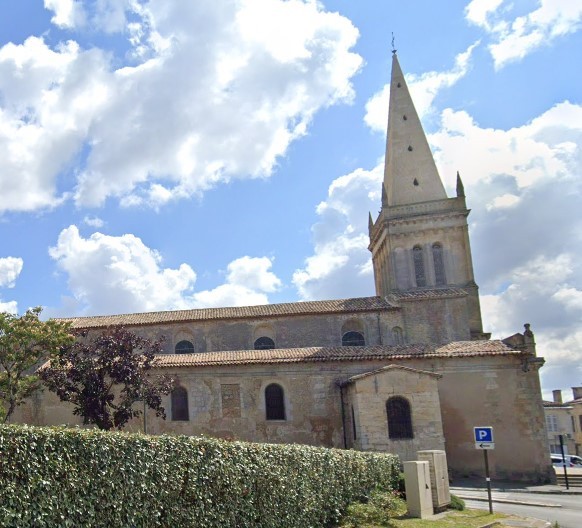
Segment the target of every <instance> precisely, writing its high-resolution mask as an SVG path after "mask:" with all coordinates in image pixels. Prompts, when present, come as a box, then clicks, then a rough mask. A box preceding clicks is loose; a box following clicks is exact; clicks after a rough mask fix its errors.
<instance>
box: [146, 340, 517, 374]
mask: <svg viewBox="0 0 582 528" xmlns="http://www.w3.org/2000/svg"><path fill="white" fill-rule="evenodd" d="M525 354H526V353H524V352H523V351H520V350H515V349H513V348H511V347H508V346H507V345H505V344H504V343H503V342H501V341H458V342H455V343H449V344H448V345H444V346H440V347H435V346H433V345H425V344H418V345H399V346H385V345H377V346H364V347H341V346H338V347H308V348H279V349H272V350H231V351H221V352H201V353H196V354H162V355H159V356H157V357H156V360H155V366H156V367H158V368H170V367H211V366H221V365H249V364H276V363H319V362H334V361H341V362H343V361H371V360H389V361H393V360H406V359H422V358H449V357H478V356H518V357H519V356H522V355H525Z"/></svg>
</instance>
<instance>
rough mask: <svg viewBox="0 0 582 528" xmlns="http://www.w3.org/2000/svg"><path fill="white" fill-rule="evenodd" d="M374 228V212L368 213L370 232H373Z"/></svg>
mask: <svg viewBox="0 0 582 528" xmlns="http://www.w3.org/2000/svg"><path fill="white" fill-rule="evenodd" d="M372 229H374V220H373V219H372V213H368V232H369V233H371V232H372Z"/></svg>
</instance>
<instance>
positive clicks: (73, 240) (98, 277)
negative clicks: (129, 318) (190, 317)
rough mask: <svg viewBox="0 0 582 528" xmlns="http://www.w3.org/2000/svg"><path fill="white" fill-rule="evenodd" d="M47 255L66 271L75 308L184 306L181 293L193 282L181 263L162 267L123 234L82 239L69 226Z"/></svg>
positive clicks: (191, 273) (116, 309) (97, 311)
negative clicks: (173, 267)
mask: <svg viewBox="0 0 582 528" xmlns="http://www.w3.org/2000/svg"><path fill="white" fill-rule="evenodd" d="M49 254H50V256H51V257H52V258H53V259H54V260H55V261H56V262H57V265H58V267H59V269H60V270H62V271H63V272H65V273H66V274H67V276H68V285H69V289H70V290H71V292H72V294H73V296H74V297H75V299H76V300H77V302H78V303H79V305H80V306H81V309H82V310H84V311H85V312H86V313H91V314H104V313H119V312H142V311H152V310H164V309H178V308H184V306H185V302H184V294H185V293H188V292H189V291H190V290H191V289H192V287H193V285H194V282H195V280H196V274H195V273H194V271H193V270H192V268H191V267H190V266H188V265H187V264H182V265H181V266H180V267H179V268H178V269H170V268H162V267H161V264H162V258H161V256H160V255H159V254H158V253H157V252H156V251H155V250H152V249H150V248H148V247H147V246H145V245H144V243H143V242H142V241H141V240H140V239H139V238H137V237H136V236H134V235H129V234H128V235H122V236H119V237H114V236H108V235H104V234H101V233H94V234H93V235H91V236H90V237H89V238H83V237H82V236H81V235H80V234H79V230H78V229H77V227H76V226H74V225H72V226H70V227H68V228H66V229H64V230H63V231H61V233H60V235H59V238H58V242H57V245H56V246H54V247H52V248H50V250H49Z"/></svg>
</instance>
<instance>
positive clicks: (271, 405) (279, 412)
mask: <svg viewBox="0 0 582 528" xmlns="http://www.w3.org/2000/svg"><path fill="white" fill-rule="evenodd" d="M265 408H266V414H267V420H285V419H286V417H285V394H284V392H283V387H281V385H278V384H277V383H271V384H270V385H267V387H266V388H265Z"/></svg>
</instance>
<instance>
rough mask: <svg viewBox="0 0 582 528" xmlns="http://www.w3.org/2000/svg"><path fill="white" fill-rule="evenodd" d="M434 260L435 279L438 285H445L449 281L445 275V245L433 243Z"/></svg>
mask: <svg viewBox="0 0 582 528" xmlns="http://www.w3.org/2000/svg"><path fill="white" fill-rule="evenodd" d="M432 260H433V263H434V280H435V284H436V285H437V286H444V285H445V284H446V283H447V278H446V276H445V265H444V262H443V246H441V245H440V244H438V243H437V244H433V245H432Z"/></svg>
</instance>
